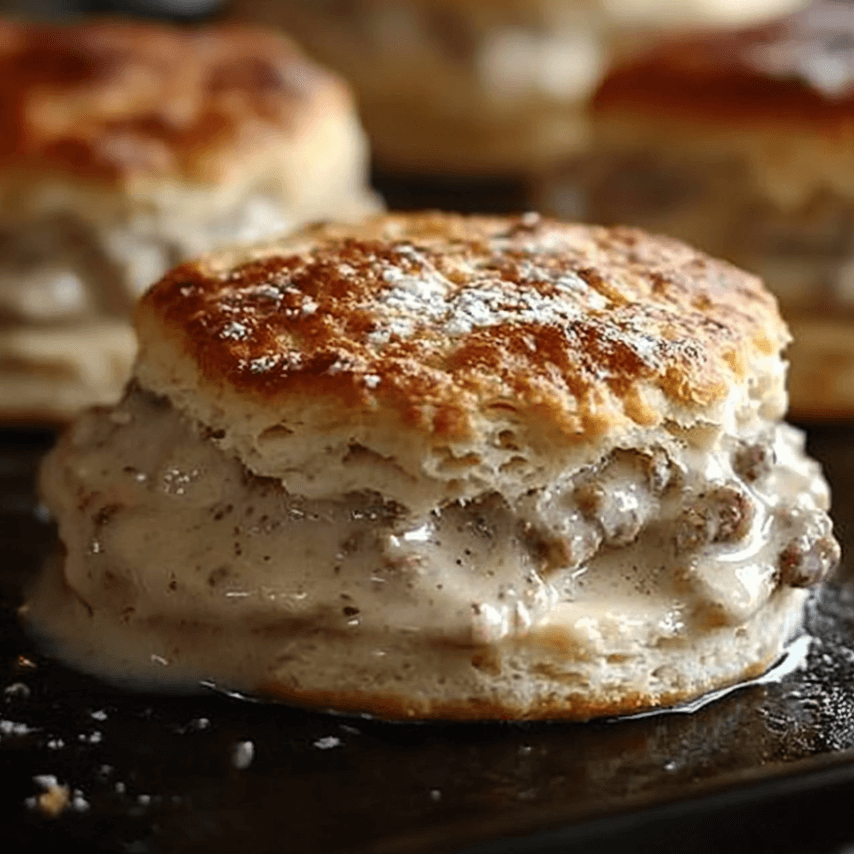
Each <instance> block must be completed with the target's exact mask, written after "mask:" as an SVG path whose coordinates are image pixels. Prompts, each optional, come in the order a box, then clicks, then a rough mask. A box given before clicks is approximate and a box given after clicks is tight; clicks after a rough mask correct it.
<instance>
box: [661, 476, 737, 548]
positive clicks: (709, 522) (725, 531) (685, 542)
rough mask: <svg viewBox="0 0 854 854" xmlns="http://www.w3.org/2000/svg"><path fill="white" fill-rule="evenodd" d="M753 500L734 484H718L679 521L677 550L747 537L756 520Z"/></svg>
mask: <svg viewBox="0 0 854 854" xmlns="http://www.w3.org/2000/svg"><path fill="white" fill-rule="evenodd" d="M753 514H754V507H753V503H752V502H751V500H750V499H749V498H748V497H747V495H745V494H744V492H742V491H741V490H740V489H738V488H737V487H734V486H728V485H727V486H716V487H714V488H713V489H710V490H709V491H708V492H704V493H702V494H701V495H699V496H698V497H697V498H696V499H695V500H694V501H692V502H691V503H690V504H689V505H688V506H687V507H685V509H684V510H683V511H682V513H681V514H680V516H679V519H678V521H677V523H676V540H675V542H676V550H677V551H679V552H683V551H694V550H696V549H700V548H703V547H704V546H707V545H709V544H710V543H732V542H737V541H738V540H741V539H743V538H744V537H745V536H746V535H747V532H748V530H749V529H750V523H751V521H752V520H753Z"/></svg>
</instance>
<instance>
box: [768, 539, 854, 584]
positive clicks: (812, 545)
mask: <svg viewBox="0 0 854 854" xmlns="http://www.w3.org/2000/svg"><path fill="white" fill-rule="evenodd" d="M839 558H840V550H839V544H838V543H837V542H836V540H834V539H833V537H821V538H820V539H818V540H811V539H810V538H809V537H807V536H805V535H801V536H799V537H795V538H794V539H793V540H791V541H790V542H789V544H788V545H787V546H786V547H785V548H784V549H783V551H782V552H780V561H779V567H780V581H781V582H782V583H783V584H785V585H787V586H789V587H812V586H814V585H816V584H819V583H820V582H822V581H824V579H825V578H827V577H828V576H829V575H830V573H831V572H833V570H834V569H836V567H837V565H838V564H839Z"/></svg>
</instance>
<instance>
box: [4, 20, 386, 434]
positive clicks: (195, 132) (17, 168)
mask: <svg viewBox="0 0 854 854" xmlns="http://www.w3.org/2000/svg"><path fill="white" fill-rule="evenodd" d="M0 110H2V116H3V119H2V122H1V123H0V130H2V133H0V277H2V288H0V291H2V293H0V389H3V390H4V391H5V390H7V389H8V390H11V393H9V394H3V395H2V396H0V417H2V418H4V419H11V420H24V421H26V420H36V421H38V420H41V419H42V418H44V417H45V416H47V417H49V418H50V419H57V420H62V419H67V418H69V417H70V416H71V415H72V413H73V412H75V411H76V410H77V409H78V407H79V405H80V404H81V403H83V404H90V403H92V402H94V401H98V400H114V399H116V397H117V396H118V394H119V393H120V392H121V387H122V385H123V383H124V381H125V380H126V379H127V376H128V372H129V370H130V364H131V361H132V359H133V352H134V351H133V335H132V331H131V329H130V326H129V318H130V315H131V313H132V309H133V305H134V303H135V301H136V298H137V297H138V295H139V294H140V293H141V292H142V290H144V288H146V287H147V286H148V285H149V284H150V283H151V282H152V281H153V280H154V279H156V278H157V277H158V276H160V275H161V274H162V273H163V272H164V271H165V270H166V269H168V268H169V267H171V266H173V265H174V264H175V263H177V262H178V261H180V260H182V259H183V258H186V257H189V256H191V255H194V254H196V253H199V252H201V251H204V250H207V249H210V248H212V247H213V246H215V245H218V244H220V243H223V242H229V241H235V240H237V241H240V240H252V239H260V238H261V237H264V236H266V235H269V234H274V233H278V232H279V231H283V230H286V229H289V228H293V227H295V226H296V225H298V224H301V223H303V222H305V221H308V220H311V219H316V218H319V217H321V216H329V215H332V214H334V215H336V216H342V217H346V216H347V215H348V213H352V214H353V215H355V214H364V213H365V212H367V211H368V210H372V209H375V208H376V206H377V202H376V200H375V199H374V198H373V196H372V194H371V193H370V191H369V190H368V189H367V187H366V185H365V175H366V160H367V148H366V143H365V140H364V136H363V133H362V131H361V128H360V125H359V123H358V120H357V117H356V113H355V108H354V105H353V102H352V99H351V97H350V94H349V91H348V90H347V88H346V87H345V85H344V84H343V83H342V82H341V81H340V80H339V79H338V78H337V77H336V76H335V75H333V74H332V73H331V72H327V71H325V70H323V69H322V68H320V67H318V66H317V65H315V64H314V63H312V62H310V61H309V60H308V59H306V58H305V57H304V56H303V55H302V53H301V52H300V51H299V50H298V48H297V47H296V46H295V45H294V44H292V43H291V42H290V41H288V40H287V39H286V38H284V37H280V36H277V35H274V34H271V33H267V32H265V31H262V30H259V29H253V28H247V27H238V26H218V27H209V28H203V29H189V28H186V29H179V28H172V27H169V26H167V25H156V24H145V23H138V22H137V23H131V22H120V21H91V22H87V23H80V24H71V25H67V26H62V25H51V24H21V23H12V22H9V21H5V22H0ZM96 330H108V331H107V332H106V337H105V338H103V337H102V336H101V334H100V333H98V332H96ZM102 348H103V349H102ZM99 359H102V360H103V363H104V364H103V370H100V371H92V370H90V369H89V367H87V365H91V364H94V363H97V362H98V361H99ZM108 364H109V367H107V365H108ZM30 377H33V378H34V382H33V383H32V384H30V382H29V380H30Z"/></svg>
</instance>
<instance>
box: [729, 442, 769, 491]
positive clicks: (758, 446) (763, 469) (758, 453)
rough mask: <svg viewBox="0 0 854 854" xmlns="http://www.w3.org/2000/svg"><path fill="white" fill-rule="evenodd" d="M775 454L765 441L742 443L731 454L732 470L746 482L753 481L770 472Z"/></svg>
mask: <svg viewBox="0 0 854 854" xmlns="http://www.w3.org/2000/svg"><path fill="white" fill-rule="evenodd" d="M775 462H776V456H775V454H774V448H772V447H771V445H770V444H769V443H767V442H754V443H746V442H745V443H742V444H741V445H740V446H739V447H738V449H737V450H736V451H735V453H734V454H733V455H732V468H733V471H734V472H735V473H736V474H737V475H738V476H739V477H740V478H741V479H742V480H744V481H746V482H747V483H754V482H755V481H757V480H761V479H762V478H763V477H766V476H767V475H768V474H770V472H771V469H772V467H773V466H774V463H775Z"/></svg>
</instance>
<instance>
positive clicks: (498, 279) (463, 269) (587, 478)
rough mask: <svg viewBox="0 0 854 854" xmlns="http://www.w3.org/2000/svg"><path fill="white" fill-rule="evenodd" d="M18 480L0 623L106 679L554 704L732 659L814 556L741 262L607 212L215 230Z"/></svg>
mask: <svg viewBox="0 0 854 854" xmlns="http://www.w3.org/2000/svg"><path fill="white" fill-rule="evenodd" d="M137 331H138V335H139V343H140V350H139V356H138V359H137V362H136V367H135V372H134V379H133V381H132V382H131V384H130V385H129V387H128V390H127V393H126V395H125V397H124V399H123V401H122V402H121V403H120V404H118V405H117V406H116V407H114V408H112V409H108V410H105V409H101V410H95V411H92V412H90V413H88V414H86V415H84V416H82V417H81V418H80V419H79V420H78V422H77V424H76V425H75V426H74V428H73V429H72V430H71V431H70V432H69V433H68V434H67V435H66V436H65V437H64V438H63V439H62V440H61V441H60V443H59V445H58V447H57V448H56V449H55V450H54V451H53V452H52V453H51V454H50V456H49V457H48V459H47V461H46V463H45V466H44V469H43V471H42V476H41V489H42V494H43V497H44V500H45V502H46V503H47V505H48V507H49V508H50V509H51V510H52V512H53V513H54V514H55V515H56V518H57V521H58V524H59V533H60V537H61V540H62V543H63V556H62V557H59V558H57V559H56V560H55V561H54V562H53V563H52V564H51V565H50V567H49V568H48V569H47V570H46V571H45V573H44V575H43V576H42V578H41V580H40V582H39V585H38V586H37V588H36V589H35V590H34V591H32V593H31V595H30V596H29V599H28V603H27V605H26V606H25V608H24V612H23V613H24V616H25V619H26V620H27V622H28V623H29V624H30V626H31V627H33V630H34V631H35V632H36V633H37V634H41V635H42V636H43V637H45V638H46V639H47V642H48V643H49V645H50V646H51V647H52V648H53V649H55V650H56V651H57V652H58V654H60V655H61V656H63V657H64V658H66V659H67V660H69V661H71V662H72V663H73V664H75V665H77V666H79V667H82V668H84V669H89V670H93V671H95V672H100V673H102V674H104V675H106V676H107V677H109V678H112V679H114V680H119V681H121V680H129V679H137V680H139V681H141V682H142V683H143V684H147V685H150V684H156V685H160V686H163V685H167V686H172V687H188V686H192V685H197V684H198V683H199V682H213V683H215V684H219V685H222V686H224V687H227V688H231V689H241V690H246V691H253V692H260V693H264V694H271V695H273V696H276V697H280V698H283V699H285V700H288V701H291V702H297V703H302V704H306V705H310V706H319V707H322V708H327V707H328V708H333V709H337V710H345V711H356V712H363V713H369V714H373V715H378V716H382V717H391V718H403V719H406V718H424V719H428V718H449V719H479V718H502V719H525V718H564V719H585V718H589V717H593V716H597V715H605V714H621V713H628V712H633V711H637V710H640V709H646V708H655V707H659V706H661V705H666V704H671V703H676V702H680V701H683V700H688V699H691V698H693V697H696V696H697V695H699V694H702V693H703V692H706V691H709V690H711V689H713V688H718V687H721V686H723V685H729V684H732V683H734V682H737V681H739V680H742V679H745V678H748V677H750V676H753V675H756V674H758V673H760V672H761V671H763V670H764V669H765V668H767V667H768V666H769V665H771V664H772V663H773V662H774V661H775V660H776V659H777V658H778V656H779V655H780V654H781V652H782V650H783V648H784V645H785V643H786V642H787V641H788V639H789V638H790V637H791V636H792V635H793V634H794V633H796V632H797V631H798V629H799V626H800V620H801V610H802V606H803V604H804V601H805V599H806V597H807V595H808V590H807V588H809V587H811V586H813V585H815V584H817V583H819V582H820V581H821V580H822V579H823V578H824V577H825V576H826V575H827V574H828V573H829V572H830V571H831V570H832V568H833V566H834V564H835V563H836V561H837V559H838V546H837V545H836V542H835V541H834V540H833V537H832V534H831V525H830V521H829V519H828V517H827V514H826V510H827V507H828V502H829V497H828V491H827V486H826V484H825V482H824V480H823V478H822V476H821V473H820V470H819V468H818V466H817V464H816V463H814V462H812V461H811V460H809V459H808V458H807V457H806V456H805V454H804V451H803V436H802V434H801V433H799V432H798V431H796V430H794V429H793V428H791V427H788V426H787V425H785V424H784V423H782V421H781V418H782V416H783V414H784V410H785V405H786V395H785V387H784V385H785V363H784V362H783V361H782V359H781V357H780V351H781V348H782V347H783V346H784V345H785V344H786V342H787V341H788V333H787V331H786V328H785V326H784V324H783V323H782V321H781V320H780V317H779V315H778V313H777V309H776V305H775V302H774V300H773V298H772V297H771V296H770V295H769V294H768V293H767V292H766V291H765V290H764V288H763V287H762V285H761V283H760V282H759V280H758V279H756V278H754V277H753V276H750V275H748V274H746V273H742V272H741V271H739V270H737V269H736V268H734V267H731V266H729V265H728V264H726V263H723V262H718V261H714V260H712V259H710V258H708V257H707V256H705V255H702V254H700V253H698V252H695V251H694V250H692V249H690V248H688V247H687V246H685V245H683V244H681V243H679V242H677V241H674V240H669V239H665V238H652V237H649V236H647V235H645V234H644V233H642V232H639V231H634V230H630V229H605V228H597V227H592V226H583V225H566V224H560V223H557V222H551V221H546V220H542V219H540V218H539V217H537V216H533V215H528V216H525V217H521V218H477V217H474V218H465V217H460V216H455V215H445V214H423V215H388V216H385V217H381V218H375V219H370V220H367V221H365V222H363V223H360V224H357V225H355V226H342V225H324V226H317V227H313V228H309V229H306V230H303V231H302V232H300V233H298V234H296V235H294V236H292V237H289V238H287V239H284V240H278V241H276V242H273V243H267V244H262V245H256V246H252V247H248V248H245V249H232V250H229V251H224V252H219V253H215V254H213V255H210V256H207V257H205V258H203V259H200V260H198V261H195V262H193V263H188V264H184V265H182V266H179V267H177V268H176V269H174V270H173V271H172V272H170V273H169V274H168V275H167V276H166V277H165V278H164V279H162V280H161V281H160V282H159V283H158V284H157V285H156V286H155V287H154V288H153V289H152V290H150V291H149V292H148V293H147V294H146V295H145V297H144V298H143V300H142V302H141V303H140V306H139V309H138V312H137Z"/></svg>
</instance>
